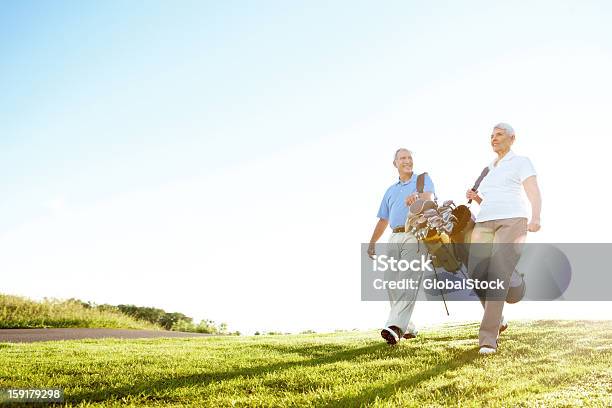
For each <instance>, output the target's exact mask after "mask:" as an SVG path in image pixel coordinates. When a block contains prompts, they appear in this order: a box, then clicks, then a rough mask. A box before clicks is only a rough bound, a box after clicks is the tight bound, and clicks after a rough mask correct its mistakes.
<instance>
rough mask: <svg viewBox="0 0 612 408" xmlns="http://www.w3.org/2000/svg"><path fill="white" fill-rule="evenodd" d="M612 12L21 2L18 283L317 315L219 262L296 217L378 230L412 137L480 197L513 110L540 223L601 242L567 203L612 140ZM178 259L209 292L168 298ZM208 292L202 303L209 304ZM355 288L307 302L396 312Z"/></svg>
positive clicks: (4, 102)
mask: <svg viewBox="0 0 612 408" xmlns="http://www.w3.org/2000/svg"><path fill="white" fill-rule="evenodd" d="M611 17H612V3H610V2H608V1H580V2H578V1H572V2H569V1H520V2H519V1H513V2H492V1H431V2H411V1H394V2H384V3H380V2H378V3H376V2H358V1H333V2H328V1H308V2H306V1H303V2H284V1H278V2H270V1H251V2H247V1H244V2H237V1H223V2H203V1H194V2H187V1H181V2H170V1H160V2H155V1H129V2H126V1H83V2H79V1H70V2H68V1H64V2H62V1H53V2H52V1H12V2H9V1H4V2H2V4H1V6H0V38H2V41H1V42H0V92H1V96H0V163H1V166H2V171H1V172H0V214H1V216H0V245H3V247H4V249H3V250H0V263H2V264H3V265H5V268H6V270H7V271H9V272H11V273H13V274H14V276H18V277H19V279H21V280H19V279H16V280H14V281H12V283H11V286H9V287H7V289H6V290H8V291H9V292H13V293H16V294H22V295H25V296H39V297H40V296H45V295H50V296H60V297H70V296H76V297H84V298H87V299H88V300H93V301H100V302H104V301H109V302H115V303H121V302H126V301H130V302H131V301H134V302H141V303H143V304H148V305H151V306H161V307H166V308H169V309H177V310H180V311H183V312H186V313H188V314H192V315H194V316H196V317H198V313H202V315H200V316H199V317H207V318H213V319H217V320H226V321H228V322H229V323H230V324H236V325H237V327H236V326H234V327H235V328H237V329H241V328H243V327H248V325H249V324H250V322H255V323H253V324H259V323H257V322H259V321H260V320H258V319H271V320H270V323H269V324H271V325H273V324H276V323H275V322H280V323H278V324H281V325H283V324H286V325H287V326H285V327H289V325H290V324H298V323H297V322H296V321H295V319H292V318H291V317H288V318H287V319H286V320H283V319H280V320H274V319H275V317H274V314H273V313H272V312H271V313H267V312H266V311H265V310H259V311H257V309H255V308H253V309H252V310H251V311H250V312H251V313H253V315H248V316H247V315H244V311H242V310H238V309H232V308H231V307H229V306H228V307H227V308H225V306H227V305H224V304H223V301H224V299H225V297H221V299H217V298H215V296H217V295H219V294H220V293H221V292H219V290H218V287H214V285H212V284H211V282H217V284H219V285H220V284H222V283H223V282H224V280H223V279H225V281H227V277H221V278H220V277H219V276H207V275H206V273H208V271H210V270H211V269H210V264H209V263H208V262H209V259H208V258H207V257H208V256H212V255H214V254H215V253H222V252H223V253H228V254H230V255H229V256H232V255H231V254H233V252H232V251H233V250H234V248H233V246H232V242H233V241H232V240H234V239H236V237H235V236H233V235H232V234H233V233H235V232H236V231H241V230H242V229H243V228H245V226H246V225H250V228H251V229H250V231H251V232H250V234H249V238H248V240H247V241H248V242H249V243H250V245H251V247H250V248H248V249H249V250H252V251H255V252H262V251H266V250H267V249H268V248H264V247H263V246H264V242H270V241H274V240H276V239H278V237H279V236H280V237H284V236H285V234H286V226H287V225H288V224H289V225H292V226H293V228H294V229H295V230H298V231H300V236H299V238H300V239H303V240H304V242H303V243H302V245H303V246H302V247H301V251H302V252H303V253H309V252H311V251H316V250H317V248H319V247H324V243H325V242H322V241H326V240H327V241H326V242H327V243H328V244H329V245H330V247H332V248H335V246H336V245H340V243H336V242H335V241H334V240H336V239H337V231H336V230H334V229H332V228H330V227H332V226H333V227H336V226H341V227H342V228H343V229H344V230H346V228H349V229H351V230H350V231H351V232H350V233H349V232H347V234H348V235H350V236H351V239H350V240H343V241H342V243H341V245H343V249H342V251H344V253H350V251H354V250H355V248H358V247H359V242H364V241H366V240H367V239H368V238H369V234H370V233H371V229H372V228H373V225H374V222H375V213H376V210H377V208H378V204H379V201H380V197H381V195H382V192H384V190H385V189H386V187H387V186H388V185H389V184H390V183H391V182H392V181H393V179H394V177H395V174H394V170H393V168H392V167H391V164H390V157H391V155H392V152H393V151H394V150H395V148H397V147H398V146H405V147H408V148H411V149H414V150H416V152H417V154H416V155H415V161H416V166H417V170H427V171H429V172H430V174H432V175H433V178H434V182H435V183H436V188H437V189H438V190H439V195H440V196H441V197H442V198H453V199H455V200H460V199H461V197H462V194H463V192H464V191H465V190H464V189H465V188H466V186H467V185H468V184H469V183H471V182H472V181H473V179H474V178H475V175H477V174H478V173H479V172H480V169H481V168H482V167H483V165H484V164H485V163H487V162H488V161H489V160H490V154H491V153H490V148H489V146H488V145H487V138H488V134H489V133H488V132H489V131H490V129H489V127H490V126H491V125H492V124H494V123H496V122H499V121H507V122H510V123H511V124H513V125H514V127H515V128H516V129H517V132H518V135H519V136H518V139H517V140H518V141H517V149H518V151H519V152H520V153H524V154H527V155H529V156H530V157H531V158H532V160H533V161H534V164H535V166H536V169H537V170H538V172H539V177H541V181H542V189H543V192H544V194H545V207H544V214H543V220H545V221H543V224H545V225H544V227H545V228H544V229H543V232H542V233H541V234H539V235H537V239H540V240H544V241H546V240H548V241H551V242H552V241H555V240H557V239H558V240H561V241H565V242H568V241H571V240H574V239H577V238H578V239H582V238H584V237H586V236H589V237H591V239H596V240H597V239H600V238H593V237H594V235H592V234H587V233H586V232H585V233H583V234H581V235H578V234H574V235H568V234H569V232H568V231H567V229H566V228H564V226H563V218H564V217H565V216H566V214H567V212H568V207H567V206H569V203H567V201H566V200H565V197H566V194H567V186H568V185H573V186H577V185H580V184H579V183H583V185H584V183H585V182H584V181H583V180H582V179H581V178H580V177H579V173H577V172H571V171H569V172H568V170H574V169H576V168H579V169H583V168H590V169H592V170H593V174H598V175H599V174H604V173H603V172H602V171H600V170H598V169H597V166H602V165H603V163H605V162H606V160H607V150H606V149H605V148H601V146H602V144H601V142H597V143H598V144H597V146H598V147H600V148H598V149H593V148H592V146H593V144H592V143H595V140H597V138H601V140H603V141H606V140H609V139H610V137H607V136H606V137H602V135H601V134H602V132H603V133H606V132H608V133H609V131H608V130H607V128H608V126H607V121H608V119H607V116H609V112H610V111H612V106H611V104H610V99H609V95H610V94H611V93H612V83H611V81H610V72H611V71H612V69H611V67H612V28H611V26H610V24H609V22H610V20H611ZM604 123H605V125H606V126H603V124H604ZM602 128H603V129H604V130H602ZM577 137H579V138H578V139H576V138H577ZM572 138H574V139H572ZM570 140H579V141H580V142H584V143H575V144H572V143H570V142H565V141H570ZM551 152H554V153H555V154H558V155H560V156H559V157H556V156H555V154H552V153H551ZM569 156H571V158H569ZM466 157H469V159H466ZM459 158H461V159H459ZM472 159H473V160H472ZM559 174H562V177H559ZM587 182H588V183H592V184H593V185H594V186H599V185H600V184H599V182H598V181H597V179H595V178H594V179H590V180H587ZM584 187H585V190H588V191H590V190H589V189H591V185H585V186H584ZM602 194H603V195H605V194H609V193H607V191H606V192H601V193H600V195H602ZM347 196H348V202H346V201H345V200H347ZM604 198H605V197H604ZM551 202H553V203H555V205H550V204H549V203H551ZM564 205H567V206H565V207H564ZM347 226H349V227H347ZM585 228H586V227H585ZM599 232H601V233H602V234H603V232H602V231H599ZM599 232H598V233H599ZM572 233H574V231H573V232H572ZM546 234H548V235H546ZM564 234H565V235H564ZM600 236H603V235H601V234H600V235H598V236H597V237H600ZM240 239H243V238H240ZM315 240H316V241H315ZM281 241H282V240H281ZM119 243H121V244H119ZM259 245H261V246H262V248H259V247H258V246H259ZM275 245H276V246H277V249H280V250H282V251H283V253H286V254H290V253H291V251H293V250H294V247H293V246H292V245H291V243H290V242H285V241H282V242H276V241H275ZM279 246H280V247H279ZM72 248H79V250H78V251H77V250H76V249H75V251H74V252H70V251H71V249H72ZM125 248H128V249H129V250H126V249H125ZM173 251H174V252H173ZM32 254H34V256H33V257H32ZM26 258H27V261H26V260H25V259H26ZM30 258H32V259H30ZM323 258H324V257H323ZM355 259H357V258H355ZM94 260H95V262H94ZM323 261H325V259H323ZM87 262H93V264H92V265H88V264H87ZM173 262H179V263H180V265H176V264H173ZM219 262H221V261H219ZM313 262H314V261H313ZM145 264H146V267H145V266H143V265H145ZM218 265H221V266H220V267H222V268H225V266H223V265H224V264H223V263H222V262H221V263H219V264H218ZM304 265H308V260H304ZM304 267H306V266H304ZM353 267H354V265H353V266H351V267H350V268H349V267H346V268H344V269H343V270H344V271H345V272H346V273H347V274H350V273H352V272H351V271H352V270H353V269H354V268H353ZM258 268H259V269H258V270H259V271H260V272H259V273H270V274H271V275H274V276H277V275H278V276H284V275H283V272H284V270H283V268H282V267H280V266H279V267H278V268H279V269H278V270H274V268H270V267H269V266H267V265H259V266H258ZM352 268H353V269H352ZM230 269H231V268H230ZM42 270H44V271H45V272H44V273H42V272H41V271H42ZM213 271H214V269H213ZM229 272H231V273H233V274H234V275H231V276H232V279H233V280H236V281H238V282H240V279H241V278H243V277H244V278H245V279H247V278H246V277H245V276H242V275H241V273H243V272H244V273H246V272H245V270H243V269H240V268H238V267H236V268H235V269H232V270H230V271H229ZM324 272H325V271H320V274H323V275H324ZM168 273H173V274H178V275H176V276H181V277H183V278H184V280H185V282H195V281H197V282H200V284H201V285H202V289H200V287H198V286H195V285H191V287H190V289H192V290H194V295H193V296H192V297H189V296H183V297H180V296H177V297H176V298H164V300H163V301H164V302H166V303H164V304H160V302H161V300H160V299H161V297H160V296H159V293H165V291H166V289H167V288H166V287H165V286H164V285H163V284H162V283H163V277H164V276H167V274H168ZM312 273H313V272H312V268H311V270H309V275H308V276H312V281H311V282H308V283H309V284H313V285H315V283H316V279H317V278H316V277H317V276H319V275H316V274H314V275H312ZM88 274H90V275H88ZM105 274H106V275H105ZM108 274H116V276H117V277H121V278H125V279H129V278H130V279H134V282H139V281H140V279H142V276H149V275H151V276H155V277H157V278H158V280H156V281H155V282H162V283H160V284H159V285H160V286H159V287H151V288H150V291H147V292H138V293H135V292H134V291H133V290H131V291H127V292H125V294H124V293H123V292H121V291H120V290H118V289H117V288H115V287H112V286H109V288H107V289H104V288H102V287H101V286H100V285H103V284H104V282H107V281H108V282H111V281H110V280H108V279H103V278H99V279H100V280H96V279H98V278H96V276H100V277H103V276H107V275H108ZM323 275H320V276H323ZM303 276H305V275H302V277H303ZM342 276H343V278H342V279H344V281H347V279H345V276H344V275H342ZM52 277H60V278H63V279H64V281H63V282H64V283H61V282H58V281H49V280H46V279H47V278H48V279H51V278H52ZM81 278H82V279H84V280H83V281H80V280H79V279H81ZM293 278H295V279H297V275H295V276H293ZM219 279H220V280H219ZM67 280H68V281H70V282H71V284H72V285H73V286H70V285H68V286H66V284H65V282H66V281H67ZM32 282H35V285H34V286H32ZM36 282H37V283H36ZM92 282H97V283H96V284H95V285H94V284H93V283H92ZM351 282H352V281H351ZM301 284H302V285H305V284H307V283H305V282H301ZM96 285H97V286H96ZM152 285H153V284H152ZM253 287H256V288H257V291H258V293H261V294H262V297H263V296H264V295H265V297H267V298H270V299H274V296H275V295H276V292H275V293H269V292H266V290H267V289H266V287H265V285H263V283H261V282H256V281H254V282H253V281H251V282H250V283H249V285H246V284H245V288H247V289H248V288H253ZM129 288H130V287H129V286H128V288H127V289H129ZM316 288H317V286H316V285H315V286H313V289H312V290H314V291H316V290H317V289H316ZM353 289H354V288H353ZM200 290H202V291H205V290H208V291H209V292H206V296H203V297H202V299H203V300H201V301H200V302H204V303H199V304H198V303H197V302H196V303H193V299H195V298H198V295H199V291H200ZM156 291H158V292H156ZM179 293H180V292H179ZM249 293H252V291H250V292H249ZM305 293H306V292H305ZM357 293H358V289H354V291H349V290H347V291H346V293H344V294H343V295H338V294H333V293H332V294H328V296H327V295H320V296H319V298H320V299H321V302H320V303H321V304H320V307H319V309H318V311H317V310H313V309H308V310H307V309H306V308H303V309H299V310H298V309H291V308H290V307H288V308H287V313H293V316H294V317H295V316H298V315H299V316H301V322H303V324H304V325H307V327H306V328H312V327H315V326H316V324H318V323H316V322H318V321H319V320H321V319H323V318H324V317H325V318H327V319H328V321H327V323H326V324H328V326H326V327H332V328H333V327H338V326H342V324H340V323H338V318H337V317H336V316H334V315H333V313H331V312H330V307H327V306H326V305H328V304H331V305H333V304H336V305H338V304H342V305H344V306H346V307H347V308H348V309H351V310H357V309H358V308H362V309H359V310H360V312H359V313H360V315H354V316H353V315H351V317H350V319H349V318H347V320H346V321H343V322H342V323H343V324H344V325H345V326H346V325H352V324H355V325H356V324H364V325H367V326H368V327H371V326H372V325H375V324H376V322H377V320H376V319H378V317H379V316H380V313H378V312H377V313H378V314H375V315H372V316H371V319H370V320H368V319H366V318H363V316H365V315H364V314H363V313H369V311H370V310H372V307H371V306H367V305H365V306H364V305H363V304H359V302H358V301H357V304H354V303H351V302H355V296H354V295H355V294H357ZM124 295H125V296H124ZM96 296H98V297H96ZM113 296H115V297H113ZM241 296H242V297H244V298H245V299H247V298H248V296H250V295H241ZM343 296H344V297H343ZM186 299H188V300H189V302H187V300H186ZM198 299H199V298H198ZM250 301H252V302H253V303H257V302H259V299H257V300H256V299H250ZM181 302H187V303H181ZM305 302H306V301H305V300H304V299H302V300H301V301H299V302H296V305H295V307H296V308H297V307H300V305H305V304H306V303H305ZM326 302H327V303H326ZM334 302H335V303H334ZM273 306H274V305H273V304H265V303H264V304H263V305H261V306H260V307H261V308H264V309H265V308H267V307H270V308H271V309H272V310H276V309H275V308H274V307H273ZM328 306H329V305H328ZM189 308H192V309H189ZM217 308H218V309H217ZM300 313H302V314H301V315H300ZM353 313H355V312H353ZM419 313H420V312H419ZM310 318H311V319H313V320H312V321H313V322H315V323H311V322H310V321H309V320H308V319H310ZM351 319H353V320H351ZM427 319H429V317H427ZM356 322H359V323H356ZM337 323H338V324H337ZM300 324H302V323H300ZM256 328H261V326H257V327H256ZM279 328H282V327H270V329H279ZM290 328H292V329H293V328H295V329H299V328H301V326H300V327H297V326H291V327H290Z"/></svg>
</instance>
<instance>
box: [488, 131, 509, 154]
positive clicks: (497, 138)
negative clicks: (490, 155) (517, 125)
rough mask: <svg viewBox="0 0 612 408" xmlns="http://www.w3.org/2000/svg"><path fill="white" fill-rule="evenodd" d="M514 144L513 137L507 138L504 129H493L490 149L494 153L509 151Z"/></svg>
mask: <svg viewBox="0 0 612 408" xmlns="http://www.w3.org/2000/svg"><path fill="white" fill-rule="evenodd" d="M512 143H514V136H508V135H507V134H506V131H505V130H504V129H499V128H495V129H493V133H492V134H491V147H493V151H494V152H495V153H499V152H504V151H507V150H510V146H512Z"/></svg>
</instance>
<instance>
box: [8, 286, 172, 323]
mask: <svg viewBox="0 0 612 408" xmlns="http://www.w3.org/2000/svg"><path fill="white" fill-rule="evenodd" d="M37 327H41V328H42V327H108V328H122V329H151V330H161V328H160V327H159V326H156V325H154V324H151V323H148V322H144V321H141V320H136V319H133V318H131V317H129V316H127V315H125V314H123V313H121V312H118V311H110V310H107V311H104V310H99V309H94V308H86V307H84V306H83V305H82V304H81V303H80V302H77V301H70V300H57V299H45V300H44V301H41V302H37V301H34V300H30V299H26V298H23V297H19V296H11V295H2V294H0V329H17V328H37Z"/></svg>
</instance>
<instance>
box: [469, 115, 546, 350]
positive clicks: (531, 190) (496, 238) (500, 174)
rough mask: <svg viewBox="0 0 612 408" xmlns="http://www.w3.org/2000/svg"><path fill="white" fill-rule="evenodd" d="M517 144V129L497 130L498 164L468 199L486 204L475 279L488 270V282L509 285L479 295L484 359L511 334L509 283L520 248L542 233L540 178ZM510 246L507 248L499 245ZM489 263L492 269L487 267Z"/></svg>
mask: <svg viewBox="0 0 612 408" xmlns="http://www.w3.org/2000/svg"><path fill="white" fill-rule="evenodd" d="M514 140H515V134H514V129H513V128H512V126H510V125H508V124H507V123H499V124H497V125H495V127H494V128H493V133H492V134H491V146H492V147H493V151H494V152H495V153H497V158H496V159H495V160H494V161H493V162H492V163H491V164H490V165H489V172H488V173H487V175H486V176H485V177H484V179H483V180H482V182H481V184H480V187H479V189H478V192H475V191H473V190H468V191H467V193H466V198H468V199H470V200H474V201H476V202H478V203H479V204H480V212H479V213H478V216H477V217H476V226H475V227H474V231H473V232H472V241H471V242H472V244H475V245H472V246H471V248H470V259H469V262H468V264H469V269H470V277H479V276H482V271H483V268H482V266H483V265H485V269H486V277H487V279H488V280H490V281H494V280H495V278H498V277H499V278H501V279H502V280H503V281H504V282H506V285H505V290H503V289H502V290H501V291H499V290H497V291H495V292H493V291H491V292H490V291H487V292H486V294H482V293H480V294H479V296H481V301H482V303H483V306H484V316H483V318H482V322H481V324H480V333H479V343H480V353H481V354H490V353H495V351H496V350H497V337H498V335H499V333H500V332H501V330H503V329H504V328H505V325H504V324H502V312H503V308H504V299H505V296H506V292H507V290H508V284H507V283H509V281H510V276H511V274H512V272H513V271H514V268H515V266H516V263H517V262H518V260H519V258H520V244H522V243H523V242H524V240H525V237H526V235H527V231H529V232H536V231H538V230H539V229H540V210H541V206H542V199H541V196H540V190H539V188H538V182H537V179H536V172H535V169H534V167H533V165H532V164H531V161H530V160H529V159H528V158H527V157H524V156H518V155H516V154H514V152H513V151H512V150H510V148H511V146H512V144H513V143H514ZM523 190H524V191H525V193H526V195H527V198H528V200H529V202H530V204H531V214H530V213H529V209H528V207H527V204H526V202H525V200H524V199H523ZM504 243H506V245H496V244H504ZM507 243H512V244H518V245H507ZM483 244H484V245H483ZM483 260H486V263H482V262H481V261H483ZM487 297H488V299H487Z"/></svg>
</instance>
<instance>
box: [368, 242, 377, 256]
mask: <svg viewBox="0 0 612 408" xmlns="http://www.w3.org/2000/svg"><path fill="white" fill-rule="evenodd" d="M374 255H376V244H375V243H374V242H370V245H369V246H368V256H369V257H370V259H374Z"/></svg>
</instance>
